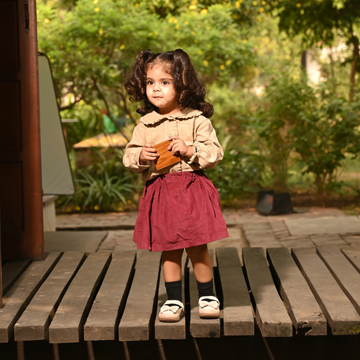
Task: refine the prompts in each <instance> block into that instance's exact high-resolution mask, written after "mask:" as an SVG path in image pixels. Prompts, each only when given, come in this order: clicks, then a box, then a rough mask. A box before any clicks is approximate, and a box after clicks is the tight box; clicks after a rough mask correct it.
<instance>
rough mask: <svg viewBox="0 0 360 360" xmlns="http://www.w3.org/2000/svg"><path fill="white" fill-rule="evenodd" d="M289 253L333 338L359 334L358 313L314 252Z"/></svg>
mask: <svg viewBox="0 0 360 360" xmlns="http://www.w3.org/2000/svg"><path fill="white" fill-rule="evenodd" d="M292 253H293V256H294V258H295V261H296V262H297V264H298V266H299V268H300V270H301V272H302V274H303V275H304V277H305V279H306V280H307V282H308V284H309V285H310V288H311V290H312V292H313V294H314V295H315V298H316V300H317V301H318V303H319V305H320V307H321V309H322V311H323V313H324V314H325V316H326V319H327V321H328V324H329V325H330V327H331V329H332V333H333V334H334V335H355V334H357V333H359V325H360V316H359V314H358V313H357V312H356V310H355V308H354V307H353V305H352V304H351V302H350V300H349V299H348V298H347V297H346V295H345V294H344V292H343V291H342V290H341V288H340V286H339V285H338V283H337V282H336V280H335V279H334V278H333V276H332V275H331V273H330V272H329V270H328V268H327V267H326V265H325V264H324V263H323V261H321V259H320V258H319V256H318V255H317V254H316V250H315V249H312V248H309V249H292Z"/></svg>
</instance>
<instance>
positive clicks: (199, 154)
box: [188, 116, 224, 169]
mask: <svg viewBox="0 0 360 360" xmlns="http://www.w3.org/2000/svg"><path fill="white" fill-rule="evenodd" d="M223 157H224V151H223V149H222V147H221V145H220V143H219V140H218V138H217V136H216V132H215V129H214V127H213V126H212V124H211V121H210V120H209V119H207V118H205V117H204V116H199V117H198V118H197V119H196V122H195V140H194V144H193V155H192V157H191V158H190V160H189V162H188V164H192V163H193V162H196V163H198V164H199V165H200V168H201V169H211V168H213V167H215V165H216V164H218V163H219V162H220V161H221V160H222V158H223Z"/></svg>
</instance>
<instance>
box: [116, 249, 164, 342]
mask: <svg viewBox="0 0 360 360" xmlns="http://www.w3.org/2000/svg"><path fill="white" fill-rule="evenodd" d="M160 257H161V253H160V252H154V253H153V252H148V251H147V250H143V251H138V253H137V262H136V269H135V275H134V279H133V283H132V285H131V289H130V293H129V297H128V299H127V302H126V305H125V310H124V314H123V317H122V319H121V320H120V325H119V340H120V341H140V340H149V338H150V324H151V321H152V316H153V311H154V301H155V297H156V291H157V285H158V279H159V268H160Z"/></svg>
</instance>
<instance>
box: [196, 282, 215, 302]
mask: <svg viewBox="0 0 360 360" xmlns="http://www.w3.org/2000/svg"><path fill="white" fill-rule="evenodd" d="M196 282H197V287H198V291H199V298H201V297H202V296H215V294H214V289H213V279H211V280H210V281H208V282H205V283H202V282H199V281H197V280H196Z"/></svg>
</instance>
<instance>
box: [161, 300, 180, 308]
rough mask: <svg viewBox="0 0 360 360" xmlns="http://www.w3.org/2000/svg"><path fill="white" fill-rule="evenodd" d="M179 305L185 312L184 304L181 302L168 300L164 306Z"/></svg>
mask: <svg viewBox="0 0 360 360" xmlns="http://www.w3.org/2000/svg"><path fill="white" fill-rule="evenodd" d="M165 305H166V306H169V307H170V306H171V305H177V306H178V307H179V308H180V309H182V310H184V304H183V303H182V302H181V301H179V300H166V301H165V303H164V305H163V306H165Z"/></svg>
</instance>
